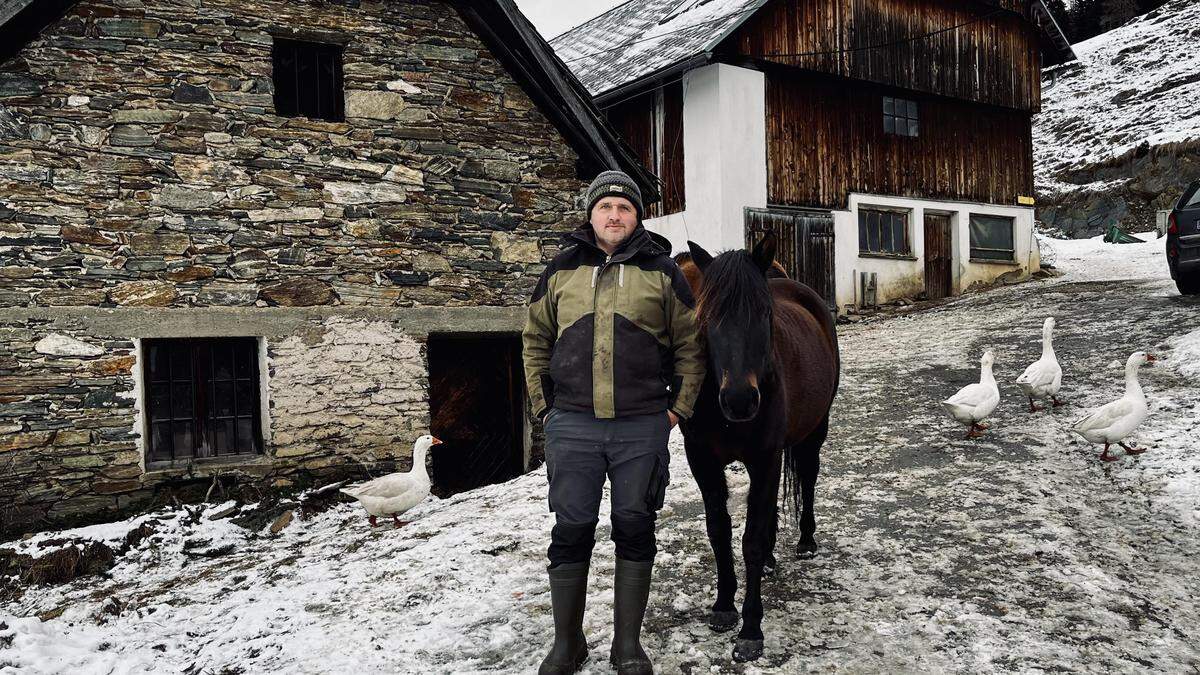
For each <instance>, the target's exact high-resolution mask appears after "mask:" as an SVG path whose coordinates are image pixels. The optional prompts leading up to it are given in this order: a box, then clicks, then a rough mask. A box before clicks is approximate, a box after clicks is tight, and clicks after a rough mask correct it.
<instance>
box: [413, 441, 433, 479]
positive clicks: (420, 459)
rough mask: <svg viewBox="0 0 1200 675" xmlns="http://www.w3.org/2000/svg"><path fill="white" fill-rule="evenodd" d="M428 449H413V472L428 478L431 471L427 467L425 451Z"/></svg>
mask: <svg viewBox="0 0 1200 675" xmlns="http://www.w3.org/2000/svg"><path fill="white" fill-rule="evenodd" d="M427 452H428V450H426V449H425V448H417V449H416V450H414V451H413V465H412V473H413V474H414V475H417V476H423V477H426V478H428V477H429V472H428V471H427V470H426V469H425V453H427Z"/></svg>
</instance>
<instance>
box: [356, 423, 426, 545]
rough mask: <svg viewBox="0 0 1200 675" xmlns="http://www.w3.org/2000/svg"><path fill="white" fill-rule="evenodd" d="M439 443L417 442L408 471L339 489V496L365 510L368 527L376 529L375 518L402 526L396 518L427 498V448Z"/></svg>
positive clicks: (419, 440) (414, 445) (402, 522)
mask: <svg viewBox="0 0 1200 675" xmlns="http://www.w3.org/2000/svg"><path fill="white" fill-rule="evenodd" d="M441 443H442V442H441V441H439V440H438V439H436V438H434V437H433V436H430V435H428V434H427V435H425V436H422V437H420V438H418V439H417V442H416V443H414V444H413V465H412V470H411V471H406V472H404V471H402V472H397V473H389V474H388V475H386V476H380V477H379V478H376V479H375V480H369V481H367V482H365V483H360V484H358V485H352V486H350V487H347V488H342V489H341V490H340V492H342V493H343V494H347V495H350V496H351V497H354V498H355V499H357V500H358V503H359V504H362V507H363V508H364V509H366V511H367V514H368V516H369V518H367V520H368V521H369V522H370V523H371V527H375V518H376V517H378V516H391V517H392V521H393V522H394V523H395V524H396V527H400V526H401V525H405V524H406V523H405V522H404V521H401V520H400V519H399V517H398V516H399V515H400V514H401V513H404V512H405V511H408V510H409V509H411V508H412V507H414V506H416V505H417V504H420V503H421V502H422V501H424V500H425V498H426V497H428V496H429V488H430V482H429V472H428V471H426V470H425V454H426V453H428V452H429V448H431V447H433V446H435V445H441Z"/></svg>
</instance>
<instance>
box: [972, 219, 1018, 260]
mask: <svg viewBox="0 0 1200 675" xmlns="http://www.w3.org/2000/svg"><path fill="white" fill-rule="evenodd" d="M977 219H986V220H991V221H993V223H995V222H998V221H1005V222H1007V224H1008V239H1009V242H1010V243H1011V248H984V247H982V246H977V245H976V243H975V223H976V220H977ZM967 247H968V251H969V253H970V259H971V261H972V262H985V263H1015V262H1016V260H1017V219H1016V218H1015V217H1013V216H1002V215H998V214H994V213H972V214H970V215H969V216H968V218H967Z"/></svg>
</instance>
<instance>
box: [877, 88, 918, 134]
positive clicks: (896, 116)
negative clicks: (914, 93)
mask: <svg viewBox="0 0 1200 675" xmlns="http://www.w3.org/2000/svg"><path fill="white" fill-rule="evenodd" d="M883 131H884V133H888V134H894V135H896V136H910V137H912V138H916V137H917V136H919V135H920V132H921V121H920V116H919V114H918V111H917V102H916V101H909V100H906V99H902V98H892V97H891V96H884V97H883Z"/></svg>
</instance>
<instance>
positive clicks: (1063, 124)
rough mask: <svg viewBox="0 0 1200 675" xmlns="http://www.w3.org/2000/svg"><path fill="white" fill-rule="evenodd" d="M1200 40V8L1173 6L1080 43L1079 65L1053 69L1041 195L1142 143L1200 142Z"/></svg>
mask: <svg viewBox="0 0 1200 675" xmlns="http://www.w3.org/2000/svg"><path fill="white" fill-rule="evenodd" d="M1197 34H1200V3H1195V2H1194V1H1193V0H1173V1H1172V2H1170V3H1168V4H1166V5H1164V6H1163V7H1161V8H1159V9H1158V10H1156V11H1153V12H1150V13H1148V14H1145V15H1143V16H1141V17H1139V18H1137V19H1134V20H1133V21H1130V22H1129V23H1127V24H1125V25H1124V26H1121V27H1120V28H1116V29H1114V30H1111V31H1109V32H1107V33H1103V34H1101V35H1098V36H1096V37H1094V38H1092V39H1090V40H1086V41H1084V42H1081V43H1079V44H1077V45H1075V53H1076V54H1077V55H1078V57H1079V60H1078V61H1076V62H1074V63H1067V64H1064V65H1061V66H1054V67H1052V68H1047V69H1046V70H1045V71H1044V72H1043V75H1042V88H1043V91H1042V112H1041V113H1039V114H1038V115H1037V116H1036V117H1035V118H1034V130H1033V145H1034V158H1035V159H1034V166H1035V167H1036V171H1037V185H1038V190H1039V192H1042V193H1043V194H1045V193H1057V192H1063V191H1069V190H1074V189H1078V187H1080V186H1078V185H1075V184H1073V183H1067V182H1064V181H1063V175H1064V174H1065V173H1067V172H1070V171H1073V170H1078V169H1083V168H1086V167H1089V166H1091V165H1095V164H1097V163H1101V162H1104V161H1105V160H1108V159H1111V158H1114V157H1121V156H1123V155H1125V154H1126V153H1128V152H1129V151H1131V150H1133V149H1135V148H1137V147H1138V146H1140V145H1142V144H1143V143H1147V144H1149V145H1150V146H1151V147H1153V146H1162V145H1168V144H1172V143H1183V142H1191V141H1195V140H1197V139H1200V107H1197V106H1196V101H1197V100H1200V75H1197V73H1200V50H1198V49H1196V38H1195V36H1196V35H1197ZM1091 187H1098V186H1096V185H1092V186H1091Z"/></svg>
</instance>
